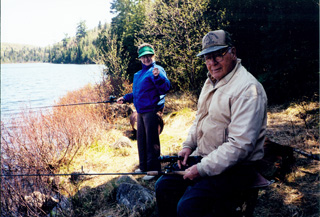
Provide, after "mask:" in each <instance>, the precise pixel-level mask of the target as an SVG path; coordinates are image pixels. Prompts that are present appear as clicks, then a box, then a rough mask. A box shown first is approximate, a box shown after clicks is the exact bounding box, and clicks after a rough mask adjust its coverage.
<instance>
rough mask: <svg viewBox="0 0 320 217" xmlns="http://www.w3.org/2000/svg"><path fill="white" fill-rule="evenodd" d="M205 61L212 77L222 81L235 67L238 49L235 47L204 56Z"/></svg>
mask: <svg viewBox="0 0 320 217" xmlns="http://www.w3.org/2000/svg"><path fill="white" fill-rule="evenodd" d="M204 59H205V62H206V66H207V69H208V70H209V72H210V74H211V76H212V77H214V78H215V79H217V80H220V79H222V78H223V77H224V76H225V75H227V74H228V73H229V72H231V71H232V70H233V68H234V67H235V65H236V60H237V57H236V49H235V48H234V47H228V48H225V49H221V50H218V51H215V52H212V53H209V54H206V55H204Z"/></svg>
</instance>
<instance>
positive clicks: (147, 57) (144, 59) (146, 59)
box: [140, 54, 154, 66]
mask: <svg viewBox="0 0 320 217" xmlns="http://www.w3.org/2000/svg"><path fill="white" fill-rule="evenodd" d="M153 57H154V55H152V54H147V55H144V56H142V57H140V60H141V62H142V63H143V65H145V66H149V65H150V64H152V63H153V59H154V58H153Z"/></svg>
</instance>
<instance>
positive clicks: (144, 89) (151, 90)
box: [123, 62, 170, 113]
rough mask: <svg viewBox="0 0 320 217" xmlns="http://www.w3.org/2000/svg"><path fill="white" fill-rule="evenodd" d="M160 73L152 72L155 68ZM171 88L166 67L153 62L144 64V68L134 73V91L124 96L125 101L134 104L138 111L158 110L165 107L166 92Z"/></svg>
mask: <svg viewBox="0 0 320 217" xmlns="http://www.w3.org/2000/svg"><path fill="white" fill-rule="evenodd" d="M155 67H156V68H158V69H159V71H160V73H159V75H158V76H157V77H155V76H154V75H153V74H152V71H153V69H154V68H155ZM169 90H170V81H169V79H168V78H167V73H166V72H165V71H164V69H163V68H162V67H161V66H159V65H157V64H156V63H155V62H153V63H152V64H151V65H149V66H145V65H143V64H142V70H140V71H138V72H137V73H135V74H134V77H133V87H132V93H128V94H126V95H124V96H123V98H124V99H125V102H129V103H132V102H133V104H134V106H135V108H136V110H137V112H138V113H146V112H151V111H158V110H160V109H162V108H163V107H164V103H165V99H164V97H165V94H166V93H167V92H168V91H169Z"/></svg>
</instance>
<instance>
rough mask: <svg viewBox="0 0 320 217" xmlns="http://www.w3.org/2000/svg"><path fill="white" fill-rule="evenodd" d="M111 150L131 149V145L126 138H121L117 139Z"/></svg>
mask: <svg viewBox="0 0 320 217" xmlns="http://www.w3.org/2000/svg"><path fill="white" fill-rule="evenodd" d="M112 147H113V148H116V149H118V148H125V147H127V148H132V143H131V141H130V139H129V138H128V137H125V136H122V137H121V138H120V139H118V140H117V141H116V142H115V143H114V144H113V145H112Z"/></svg>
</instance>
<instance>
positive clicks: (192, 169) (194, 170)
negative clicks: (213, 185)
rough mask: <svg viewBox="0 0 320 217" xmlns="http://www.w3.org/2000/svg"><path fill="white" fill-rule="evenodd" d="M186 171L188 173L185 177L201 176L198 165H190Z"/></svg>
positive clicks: (191, 178)
mask: <svg viewBox="0 0 320 217" xmlns="http://www.w3.org/2000/svg"><path fill="white" fill-rule="evenodd" d="M186 172H187V173H186V174H185V175H184V176H183V178H184V179H190V180H193V179H195V178H197V177H199V176H200V174H199V172H198V168H197V165H193V166H192V167H189V168H188V169H186Z"/></svg>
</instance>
